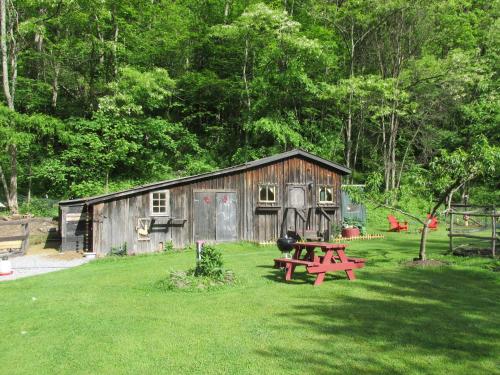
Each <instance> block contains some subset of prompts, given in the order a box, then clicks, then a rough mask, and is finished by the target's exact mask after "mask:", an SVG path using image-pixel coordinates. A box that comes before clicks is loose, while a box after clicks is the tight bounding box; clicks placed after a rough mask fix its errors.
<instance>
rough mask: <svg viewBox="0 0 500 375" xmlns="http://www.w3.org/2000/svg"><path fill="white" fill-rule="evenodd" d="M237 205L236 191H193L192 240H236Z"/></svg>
mask: <svg viewBox="0 0 500 375" xmlns="http://www.w3.org/2000/svg"><path fill="white" fill-rule="evenodd" d="M237 206H238V203H237V199H236V192H214V191H207V192H195V193H194V205H193V210H194V212H193V222H194V240H195V241H197V240H206V241H236V240H237V239H238V216H237V209H238V207H237Z"/></svg>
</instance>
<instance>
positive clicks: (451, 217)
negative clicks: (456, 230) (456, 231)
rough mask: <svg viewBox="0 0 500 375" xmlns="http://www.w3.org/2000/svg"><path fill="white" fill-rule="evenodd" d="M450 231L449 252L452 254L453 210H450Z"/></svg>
mask: <svg viewBox="0 0 500 375" xmlns="http://www.w3.org/2000/svg"><path fill="white" fill-rule="evenodd" d="M449 230H450V233H448V236H449V238H450V254H453V210H450V228H449Z"/></svg>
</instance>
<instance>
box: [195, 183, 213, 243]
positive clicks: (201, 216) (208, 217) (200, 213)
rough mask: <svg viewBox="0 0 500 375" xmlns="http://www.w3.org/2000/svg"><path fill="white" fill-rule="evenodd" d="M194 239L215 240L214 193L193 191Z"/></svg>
mask: <svg viewBox="0 0 500 375" xmlns="http://www.w3.org/2000/svg"><path fill="white" fill-rule="evenodd" d="M193 208H194V212H193V214H194V216H193V221H194V240H195V241H196V240H207V241H213V240H215V193H214V192H195V193H194V207H193Z"/></svg>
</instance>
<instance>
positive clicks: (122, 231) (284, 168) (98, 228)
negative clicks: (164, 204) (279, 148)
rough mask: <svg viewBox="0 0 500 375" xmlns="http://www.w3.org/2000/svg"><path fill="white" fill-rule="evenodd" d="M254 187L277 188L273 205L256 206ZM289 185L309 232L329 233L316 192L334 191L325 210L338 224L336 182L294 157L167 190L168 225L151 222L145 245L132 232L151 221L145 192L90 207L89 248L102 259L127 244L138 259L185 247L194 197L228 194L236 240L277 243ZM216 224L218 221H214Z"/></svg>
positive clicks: (323, 170)
mask: <svg viewBox="0 0 500 375" xmlns="http://www.w3.org/2000/svg"><path fill="white" fill-rule="evenodd" d="M259 184H275V185H276V186H277V192H276V198H277V199H276V202H275V203H259V201H258V187H259ZM292 185H294V186H302V187H303V189H305V200H306V207H308V208H309V209H308V210H305V213H304V214H305V215H307V216H308V222H309V226H310V227H311V228H314V229H317V230H321V231H324V230H326V229H328V228H327V220H326V219H325V218H324V217H323V216H322V215H321V214H320V213H319V212H318V210H317V206H318V205H319V204H318V187H319V186H321V185H328V186H333V190H334V194H335V199H336V202H334V204H333V205H329V206H326V207H325V209H326V211H327V213H328V215H329V216H330V217H331V218H332V222H333V221H337V222H338V220H339V218H340V214H339V209H336V208H335V207H334V206H340V202H341V199H340V186H341V176H340V175H339V174H337V173H336V172H335V171H333V170H331V169H328V168H325V167H323V166H321V165H318V164H316V163H313V162H310V161H308V160H304V159H302V158H299V157H293V158H290V159H285V160H281V161H278V162H274V163H272V164H268V165H264V166H259V167H257V168H254V169H249V170H244V171H241V172H237V173H233V174H228V175H224V176H215V177H207V178H206V179H204V180H199V181H196V182H193V183H189V184H185V185H177V186H171V187H170V188H169V189H168V190H169V191H170V209H171V213H170V216H171V217H172V219H171V218H166V217H164V218H160V217H156V218H152V219H153V220H154V221H153V222H152V225H151V230H150V236H149V238H150V239H149V240H139V236H138V233H137V230H136V227H137V224H138V219H139V218H151V215H150V192H147V193H141V194H138V195H135V196H131V197H125V198H119V199H116V198H115V199H114V200H111V201H109V202H104V203H99V204H95V205H93V206H91V207H90V211H91V217H92V219H91V220H92V231H91V237H92V248H93V250H94V251H96V252H98V253H107V252H109V250H110V249H111V248H112V247H119V246H122V245H123V244H124V243H127V248H128V250H129V252H137V253H142V252H152V251H156V250H158V249H160V248H161V247H162V246H163V245H164V244H165V242H167V241H172V242H173V245H174V246H175V247H184V246H187V245H189V244H190V243H192V242H193V241H194V239H195V237H196V233H195V230H197V229H196V227H195V225H193V221H194V219H195V218H198V219H200V218H201V217H202V216H203V213H199V212H197V214H196V215H195V210H199V209H200V208H199V207H197V204H198V203H195V195H198V193H200V192H206V193H207V194H209V195H210V196H212V197H213V199H215V200H216V199H217V197H223V195H220V194H217V193H224V192H228V193H231V194H233V195H231V199H233V198H234V199H235V200H234V204H235V206H236V209H235V212H236V215H235V216H234V219H230V220H234V225H235V226H236V232H237V239H239V240H249V241H259V242H261V241H272V240H275V239H276V238H278V237H279V235H280V232H281V230H282V222H283V216H284V213H285V210H286V207H287V206H288V204H289V196H288V194H289V187H290V186H292ZM159 190H166V189H159ZM234 194H235V197H234ZM221 199H222V198H221ZM231 202H233V201H231ZM219 204H220V202H219ZM231 210H232V208H231ZM227 215H229V214H227ZM290 215H291V214H290ZM231 217H233V216H231ZM212 219H213V220H214V222H215V220H217V218H216V217H213V218H212ZM206 220H211V219H210V218H207V219H206ZM219 220H222V219H221V218H219ZM224 220H227V219H224ZM294 220H295V219H294ZM299 221H300V220H299ZM290 222H293V220H291V219H287V220H286V224H287V225H286V226H285V227H284V229H285V230H286V229H289V228H288V226H289V223H290ZM212 224H213V222H207V223H200V224H199V225H205V226H207V228H203V230H206V231H212V230H213V231H214V236H215V231H217V232H219V235H221V236H222V235H224V236H229V234H227V233H226V232H225V229H220V231H219V230H217V229H216V228H215V227H214V228H211V225H212ZM301 225H302V224H301ZM198 229H199V228H198ZM231 230H232V229H231ZM221 233H224V234H221Z"/></svg>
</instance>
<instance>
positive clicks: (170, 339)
mask: <svg viewBox="0 0 500 375" xmlns="http://www.w3.org/2000/svg"><path fill="white" fill-rule="evenodd" d="M384 227H385V223H384ZM447 246H448V243H447V240H446V237H445V233H444V231H440V232H437V233H432V234H431V235H430V238H429V253H430V257H431V258H434V259H441V260H446V261H448V262H450V263H451V265H449V266H445V267H439V268H409V267H406V266H404V265H403V264H402V262H404V261H408V260H411V259H412V258H413V257H414V256H416V254H417V249H418V234H417V233H413V234H406V233H399V234H398V233H394V234H387V236H386V239H384V240H371V241H357V242H352V243H351V244H350V245H349V248H348V254H349V255H352V256H359V257H366V258H367V259H368V263H367V265H366V267H365V268H364V269H361V270H358V271H357V272H356V273H357V276H358V279H357V280H356V281H354V282H349V281H347V279H346V277H345V274H343V273H340V272H338V273H335V274H331V275H330V276H327V278H326V279H325V282H324V283H323V285H321V286H320V287H313V286H312V282H313V277H310V276H307V275H306V274H305V272H304V269H303V268H302V269H300V268H299V269H298V272H297V275H296V276H297V278H296V279H295V280H294V281H293V282H290V283H284V282H282V276H283V274H282V273H281V272H280V271H279V270H275V269H273V268H272V259H273V258H274V257H276V256H278V255H279V253H278V251H277V249H276V248H275V247H273V246H269V247H258V246H255V245H251V244H244V243H242V244H225V245H221V246H220V247H221V248H222V250H223V253H224V258H225V261H226V265H227V267H228V268H229V269H232V270H233V271H234V272H235V273H236V275H237V277H238V279H239V282H238V284H237V285H236V286H233V287H227V288H224V289H222V290H216V291H211V292H194V293H185V292H161V291H159V290H157V289H155V287H154V284H155V282H156V281H158V280H159V279H161V278H163V277H165V276H166V275H167V273H168V271H169V270H172V269H187V268H189V267H192V266H193V261H194V253H193V252H192V251H187V252H182V253H172V254H158V255H151V256H140V257H128V258H124V259H106V260H103V261H96V262H93V263H91V264H87V265H84V266H82V267H78V268H75V269H70V270H66V271H61V272H55V273H51V274H46V275H43V276H38V277H32V278H27V279H21V280H17V281H13V282H4V283H1V284H0V319H1V324H0V368H1V369H2V373H5V374H115V373H119V374H191V373H193V374H194V373H196V374H335V373H346V374H380V373H387V374H412V373H414V374H444V373H448V374H483V373H484V374H490V373H498V371H499V365H500V362H499V359H500V348H499V343H500V293H499V292H500V289H499V284H500V283H499V273H498V272H493V271H492V270H491V269H489V268H488V267H490V268H491V267H492V266H493V265H494V261H493V260H491V259H489V260H488V259H477V258H475V259H472V258H471V259H465V258H456V257H451V256H445V255H443V254H444V253H445V252H446V250H447Z"/></svg>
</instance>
